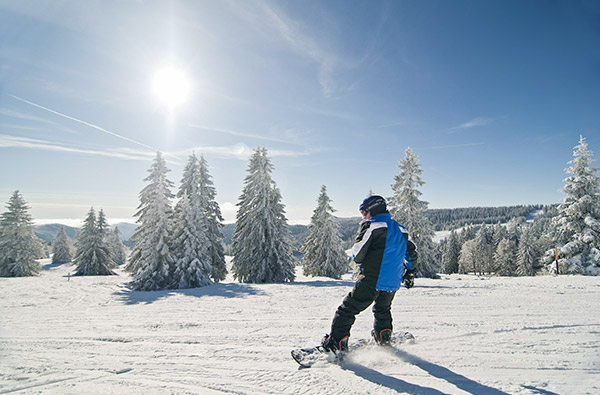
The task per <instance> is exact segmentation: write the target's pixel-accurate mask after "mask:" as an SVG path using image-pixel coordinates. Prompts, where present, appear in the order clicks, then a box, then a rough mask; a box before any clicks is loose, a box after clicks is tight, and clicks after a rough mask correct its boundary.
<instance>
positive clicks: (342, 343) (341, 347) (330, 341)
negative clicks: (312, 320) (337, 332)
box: [321, 335, 348, 354]
mask: <svg viewBox="0 0 600 395" xmlns="http://www.w3.org/2000/svg"><path fill="white" fill-rule="evenodd" d="M321 347H323V349H324V350H325V351H330V352H332V353H334V354H338V353H340V352H346V351H348V336H344V337H343V338H342V339H341V340H335V339H334V338H333V337H331V336H330V335H325V337H324V338H323V340H322V341H321Z"/></svg>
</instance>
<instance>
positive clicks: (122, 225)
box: [33, 222, 137, 244]
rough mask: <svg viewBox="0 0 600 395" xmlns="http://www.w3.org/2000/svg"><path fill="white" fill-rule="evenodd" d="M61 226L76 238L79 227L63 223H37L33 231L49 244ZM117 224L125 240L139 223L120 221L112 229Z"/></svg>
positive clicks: (71, 236)
mask: <svg viewBox="0 0 600 395" xmlns="http://www.w3.org/2000/svg"><path fill="white" fill-rule="evenodd" d="M61 226H64V227H65V233H66V234H67V237H68V238H70V239H72V240H75V236H76V235H77V231H78V230H79V228H76V227H73V226H67V225H61V224H45V225H36V226H35V227H34V229H33V233H34V234H35V235H36V236H37V237H38V238H40V239H42V240H44V241H45V242H47V243H49V244H52V242H53V241H54V237H56V235H57V234H58V231H59V230H60V227H61ZM115 226H118V227H119V231H120V232H121V234H122V235H123V241H127V240H129V239H130V238H131V236H132V235H133V232H135V229H136V228H137V224H133V223H129V222H119V223H118V224H115V225H113V226H111V229H114V227H115Z"/></svg>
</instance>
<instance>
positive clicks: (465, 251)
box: [458, 239, 481, 274]
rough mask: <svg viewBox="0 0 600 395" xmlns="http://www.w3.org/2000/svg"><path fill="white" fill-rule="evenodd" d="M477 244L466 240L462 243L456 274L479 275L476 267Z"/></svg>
mask: <svg viewBox="0 0 600 395" xmlns="http://www.w3.org/2000/svg"><path fill="white" fill-rule="evenodd" d="M477 254H478V251H477V243H476V242H475V240H474V239H471V240H467V241H465V242H464V243H463V245H462V247H461V249H460V257H459V258H458V272H459V273H463V274H467V273H473V274H481V268H480V267H478V266H477V264H478V260H477Z"/></svg>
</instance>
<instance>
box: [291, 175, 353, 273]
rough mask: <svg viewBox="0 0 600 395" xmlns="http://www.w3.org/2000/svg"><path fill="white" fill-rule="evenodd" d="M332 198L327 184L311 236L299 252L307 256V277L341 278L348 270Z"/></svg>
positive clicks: (310, 227)
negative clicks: (328, 193)
mask: <svg viewBox="0 0 600 395" xmlns="http://www.w3.org/2000/svg"><path fill="white" fill-rule="evenodd" d="M334 211H335V210H334V209H333V207H332V206H331V199H330V198H329V196H327V188H326V187H325V185H323V186H322V187H321V194H320V195H319V198H318V200H317V208H315V210H314V212H313V215H312V217H311V219H310V225H309V227H308V229H309V235H308V237H307V238H306V240H305V241H304V244H302V247H301V248H300V251H301V252H302V253H304V256H303V257H302V266H303V267H304V275H306V276H323V277H331V278H335V279H339V278H341V277H342V274H344V273H346V272H347V271H348V267H349V265H348V262H349V259H348V255H346V253H345V252H344V248H343V247H342V239H341V238H340V236H339V226H338V224H337V223H336V222H335V218H334V216H333V212H334Z"/></svg>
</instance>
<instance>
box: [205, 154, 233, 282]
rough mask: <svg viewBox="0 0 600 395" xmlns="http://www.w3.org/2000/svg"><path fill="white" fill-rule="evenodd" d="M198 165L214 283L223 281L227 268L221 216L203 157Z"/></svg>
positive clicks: (215, 191)
mask: <svg viewBox="0 0 600 395" xmlns="http://www.w3.org/2000/svg"><path fill="white" fill-rule="evenodd" d="M198 165H199V175H200V179H199V193H200V204H201V205H202V208H203V210H204V216H205V217H206V237H207V238H208V243H209V244H208V255H209V257H210V265H211V267H212V274H211V277H212V279H213V280H214V281H217V282H219V281H222V280H225V276H227V266H226V265H225V251H224V247H223V246H224V244H223V221H224V219H223V216H222V215H221V208H220V207H219V203H217V200H216V195H217V190H216V189H215V187H214V184H213V182H212V177H211V176H210V174H209V172H208V164H207V163H206V160H204V156H202V155H200V159H199V161H198Z"/></svg>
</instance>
